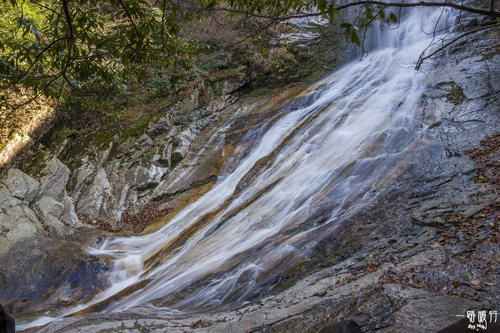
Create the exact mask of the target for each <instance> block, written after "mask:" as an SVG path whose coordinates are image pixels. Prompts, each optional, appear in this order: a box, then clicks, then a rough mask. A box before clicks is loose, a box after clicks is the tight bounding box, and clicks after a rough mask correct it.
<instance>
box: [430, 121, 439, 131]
mask: <svg viewBox="0 0 500 333" xmlns="http://www.w3.org/2000/svg"><path fill="white" fill-rule="evenodd" d="M439 126H441V122H440V121H437V122H435V123H434V124H432V125H431V126H429V129H432V128H436V127H439Z"/></svg>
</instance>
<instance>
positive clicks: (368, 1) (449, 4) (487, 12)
mask: <svg viewBox="0 0 500 333" xmlns="http://www.w3.org/2000/svg"><path fill="white" fill-rule="evenodd" d="M492 1H493V0H492ZM365 5H377V6H383V7H397V8H406V7H448V8H454V9H458V10H461V11H465V12H469V13H474V14H481V15H485V16H492V17H500V13H499V12H498V11H496V10H495V9H494V8H490V9H488V10H486V9H480V8H474V7H468V6H464V5H460V4H456V3H452V2H424V1H420V2H414V3H404V2H385V1H374V0H364V1H355V2H350V3H347V4H345V5H340V6H337V7H335V10H337V11H339V10H343V9H347V8H350V7H357V6H365ZM203 10H206V11H224V12H228V13H237V14H242V15H248V16H253V17H257V18H265V19H276V20H280V21H283V20H287V19H294V18H305V17H313V16H324V15H327V14H328V13H327V12H313V13H306V14H297V15H287V16H272V15H264V14H258V13H254V12H249V11H245V10H238V9H233V8H228V7H211V8H203Z"/></svg>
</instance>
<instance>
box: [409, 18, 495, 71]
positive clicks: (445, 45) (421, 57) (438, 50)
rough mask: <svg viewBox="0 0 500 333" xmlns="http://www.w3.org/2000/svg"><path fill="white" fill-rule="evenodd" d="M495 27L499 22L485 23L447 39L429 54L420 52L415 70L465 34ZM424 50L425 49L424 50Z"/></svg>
mask: <svg viewBox="0 0 500 333" xmlns="http://www.w3.org/2000/svg"><path fill="white" fill-rule="evenodd" d="M495 27H500V23H496V24H492V25H487V26H484V27H480V28H477V29H473V30H470V31H467V32H465V33H463V34H461V35H460V36H458V37H456V38H454V39H452V40H451V41H449V42H448V43H446V44H443V45H442V46H441V47H439V48H438V49H437V50H435V51H433V52H432V53H430V54H429V55H426V56H424V53H422V54H421V55H420V57H419V58H418V60H417V64H416V65H415V70H417V71H418V70H419V69H420V66H422V63H423V62H424V61H425V60H426V59H429V58H431V57H433V56H434V55H436V54H437V53H439V52H441V51H443V50H444V49H446V48H447V47H448V46H450V45H452V44H453V43H456V42H457V41H459V40H460V39H462V38H464V37H465V36H468V35H471V34H473V33H476V32H479V31H483V30H488V29H492V28H495ZM424 52H425V51H424Z"/></svg>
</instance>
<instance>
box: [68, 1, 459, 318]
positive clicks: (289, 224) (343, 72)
mask: <svg viewBox="0 0 500 333" xmlns="http://www.w3.org/2000/svg"><path fill="white" fill-rule="evenodd" d="M445 14H446V13H445ZM404 16H405V17H404V20H402V22H401V23H400V24H399V27H397V29H396V28H395V26H383V27H382V26H377V27H375V28H374V29H372V31H371V32H370V33H369V35H368V39H369V40H368V41H367V43H368V44H367V45H368V46H369V47H368V49H370V52H369V53H368V55H366V56H365V57H364V58H363V60H362V61H354V62H351V63H349V64H347V65H345V66H344V67H342V68H341V69H339V70H337V71H335V72H334V73H332V74H331V75H329V76H328V77H327V78H325V79H324V80H322V81H321V82H320V83H318V84H317V85H316V87H315V88H314V89H312V90H311V91H309V92H308V94H307V95H306V96H303V97H300V98H298V99H297V100H295V101H293V102H291V103H288V104H287V105H283V106H281V107H279V108H278V109H277V110H276V112H280V114H281V116H280V117H279V118H277V119H276V118H270V119H268V120H267V121H264V122H263V124H262V125H261V126H260V127H258V128H256V129H255V130H254V131H250V132H249V133H247V136H248V137H247V138H244V139H253V140H255V143H254V144H253V145H252V147H251V149H250V151H248V153H247V154H246V156H245V157H244V158H243V159H241V161H240V162H239V163H238V165H237V166H236V167H235V168H234V170H233V171H232V172H231V173H230V174H228V175H226V176H224V177H223V176H220V177H219V178H218V180H217V182H216V184H215V186H214V187H213V188H212V189H211V190H210V191H209V192H207V193H206V194H204V195H203V196H202V197H200V198H199V199H198V200H197V201H195V202H193V203H191V204H190V205H188V206H187V207H185V208H184V209H183V210H182V211H181V212H179V213H178V214H177V215H176V216H175V217H173V218H172V219H171V220H170V221H169V222H168V223H167V224H166V225H165V226H163V227H162V228H161V229H159V230H157V231H156V232H153V233H151V234H147V235H141V236H132V237H111V238H108V239H106V240H105V242H103V244H101V246H100V247H99V248H92V249H88V251H89V252H90V253H92V254H96V255H107V256H111V257H113V258H115V264H114V270H113V272H112V273H111V274H110V276H109V279H110V282H111V284H112V287H111V288H110V289H109V290H107V291H106V292H105V293H104V294H102V295H100V296H99V299H97V300H95V301H94V303H97V302H99V301H102V300H105V299H107V298H108V297H110V296H112V295H115V294H117V293H118V292H120V291H122V290H124V289H125V288H127V287H131V286H140V287H138V288H134V290H135V291H132V290H131V291H130V292H129V293H128V294H126V295H124V296H123V297H119V298H116V299H114V300H113V301H109V302H107V303H106V304H105V306H103V308H102V311H124V310H127V309H131V308H134V311H141V309H148V311H151V310H152V309H153V310H154V311H164V312H168V313H177V312H192V311H206V310H220V309H226V308H231V307H234V306H238V305H241V304H244V303H245V302H248V301H249V300H251V299H253V298H255V297H257V296H259V295H262V294H265V293H266V292H269V291H270V290H272V288H273V287H274V286H275V285H276V284H278V283H279V282H280V279H281V277H282V275H283V274H284V272H286V271H287V270H288V269H289V268H290V267H291V266H292V265H294V263H297V262H300V261H307V260H309V258H310V257H312V256H314V251H315V250H314V249H315V246H316V245H317V244H318V243H319V242H321V240H322V239H324V238H326V237H328V236H329V235H332V234H334V233H335V232H337V231H338V230H339V228H342V226H343V224H344V223H353V222H349V216H352V215H353V214H354V213H356V212H357V211H359V210H360V209H361V208H363V207H365V206H366V205H368V204H369V203H370V202H372V201H374V199H375V198H376V196H377V189H378V188H379V187H380V186H381V185H382V184H384V183H386V182H390V180H391V179H393V178H394V177H395V176H396V175H397V172H398V166H400V165H401V164H404V163H405V161H406V159H407V158H408V156H410V153H411V151H412V150H414V149H415V146H416V142H417V140H418V139H419V138H420V137H421V135H422V132H423V129H424V127H425V126H424V125H423V124H422V123H420V122H419V121H417V120H415V119H414V117H413V116H414V112H415V110H416V109H417V106H418V103H419V100H420V98H421V95H422V93H423V92H424V90H425V88H426V76H425V73H424V72H425V71H423V72H416V71H414V66H415V63H416V61H417V58H418V56H419V55H420V53H421V52H422V50H424V49H425V48H426V47H427V46H428V44H429V43H430V41H431V40H432V39H433V38H434V36H433V34H434V32H435V31H436V33H437V34H440V33H443V32H444V31H445V30H444V27H446V26H449V25H450V17H451V15H447V14H446V15H443V13H442V10H441V9H437V10H435V9H433V10H429V9H412V10H408V11H407V14H405V15H404ZM438 21H439V24H438V28H437V29H435V26H436V22H438ZM252 136H253V137H252ZM361 241H362V240H361ZM88 305H89V304H87V305H86V306H88ZM83 307H84V306H81V307H80V308H83ZM73 310H77V309H73Z"/></svg>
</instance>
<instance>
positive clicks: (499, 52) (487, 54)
mask: <svg viewBox="0 0 500 333" xmlns="http://www.w3.org/2000/svg"><path fill="white" fill-rule="evenodd" d="M497 54H500V49H497V50H495V51H493V52H489V53H486V54H485V55H484V56H483V60H489V59H491V58H493V57H494V56H496V55H497Z"/></svg>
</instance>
